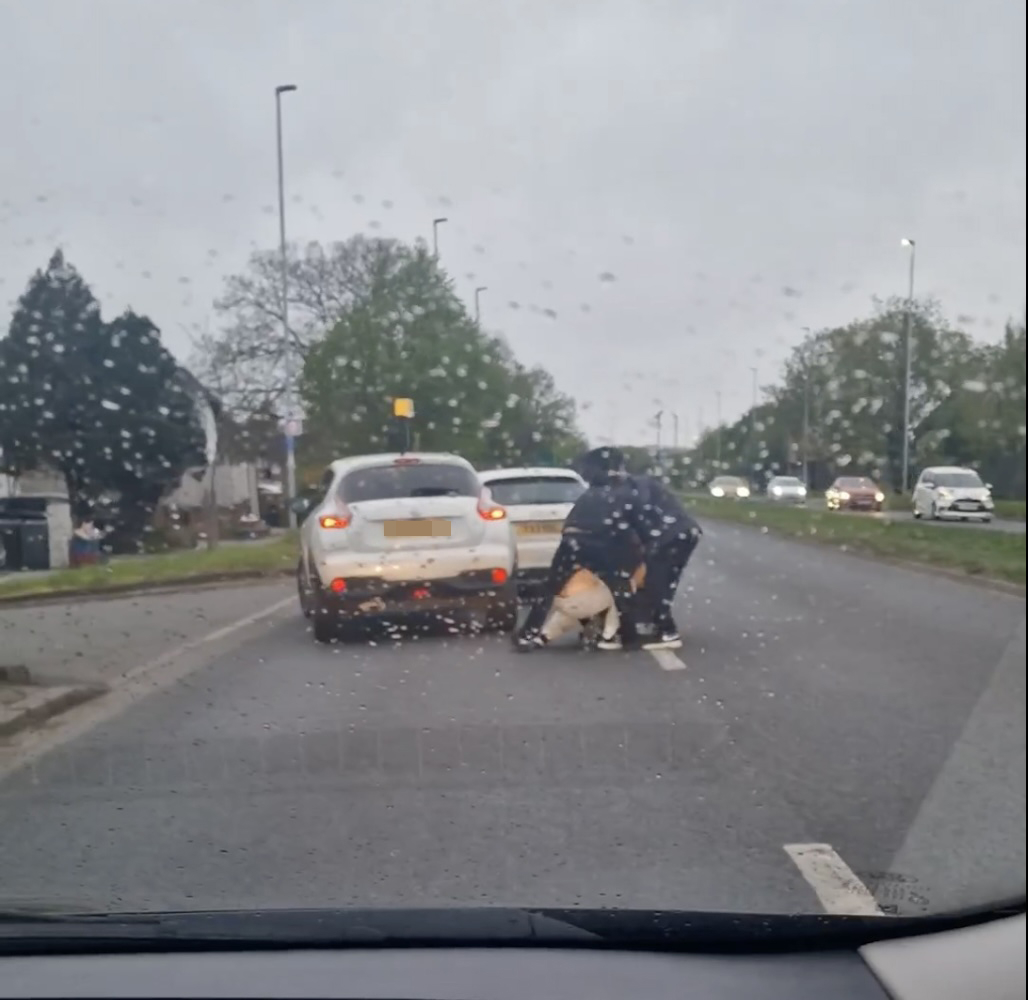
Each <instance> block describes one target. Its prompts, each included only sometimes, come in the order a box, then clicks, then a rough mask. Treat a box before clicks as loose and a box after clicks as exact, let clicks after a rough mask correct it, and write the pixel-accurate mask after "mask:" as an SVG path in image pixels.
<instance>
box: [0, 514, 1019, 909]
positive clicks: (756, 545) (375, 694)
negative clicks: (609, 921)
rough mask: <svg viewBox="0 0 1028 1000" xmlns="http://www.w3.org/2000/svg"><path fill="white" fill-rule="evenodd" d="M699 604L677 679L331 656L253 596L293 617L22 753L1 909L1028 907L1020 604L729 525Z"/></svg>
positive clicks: (700, 577) (206, 646)
mask: <svg viewBox="0 0 1028 1000" xmlns="http://www.w3.org/2000/svg"><path fill="white" fill-rule="evenodd" d="M688 581H689V586H688V588H687V589H686V590H685V592H683V594H682V595H681V596H680V599H679V614H680V617H681V622H682V625H683V626H684V627H685V629H686V630H687V641H686V645H685V648H684V649H683V650H682V651H680V653H679V654H678V657H677V658H676V657H675V656H673V655H672V656H663V657H660V658H658V657H655V656H653V655H651V654H648V653H645V652H642V651H635V652H626V653H609V654H608V653H592V654H585V653H581V652H579V651H577V650H576V649H573V648H568V649H552V650H546V651H543V652H540V653H538V654H535V655H532V656H518V655H516V654H514V653H513V651H512V650H511V649H510V647H509V645H508V643H507V642H506V641H505V640H503V639H501V638H499V637H496V636H487V637H475V636H470V635H457V636H448V635H445V634H443V635H440V636H436V637H429V638H423V639H418V640H412V641H407V642H402V643H398V642H394V641H391V640H390V639H389V638H388V637H380V638H379V639H377V640H375V643H374V644H373V645H372V644H367V645H361V646H332V647H319V646H316V645H315V644H314V643H313V642H312V640H311V638H310V636H309V634H308V633H307V630H306V623H305V622H303V621H302V620H301V618H300V617H299V615H298V614H297V613H296V611H295V610H294V608H293V605H292V600H291V596H290V592H289V587H288V586H286V585H283V586H282V587H281V588H279V589H276V590H274V592H273V593H272V592H271V591H268V592H266V593H264V592H262V593H261V594H260V595H256V592H254V593H252V594H251V598H250V601H249V608H248V611H247V612H246V613H248V614H253V613H255V612H259V611H260V609H261V608H262V607H264V606H268V607H274V606H276V605H281V606H279V607H277V610H275V611H272V612H269V615H268V616H267V617H266V618H264V619H263V620H260V621H256V620H251V621H248V622H244V623H243V625H242V626H240V627H238V628H236V627H234V626H227V627H226V626H221V627H219V628H218V629H217V630H216V631H215V633H214V634H213V635H212V636H211V641H210V642H209V643H203V642H200V643H199V644H197V643H195V642H194V643H192V644H191V645H190V647H189V649H188V651H187V652H185V653H183V654H182V656H181V657H180V658H179V659H178V660H175V659H174V658H172V659H171V660H169V661H168V664H166V665H165V666H164V667H162V668H161V670H163V671H166V675H162V673H161V671H160V670H155V671H154V672H153V673H152V674H147V675H146V677H145V678H144V680H145V685H149V686H143V687H137V688H136V689H129V688H126V689H125V692H127V693H125V692H123V694H122V696H121V701H120V702H119V701H118V695H117V693H116V694H115V695H112V696H109V697H110V699H112V700H110V702H109V703H108V704H105V703H104V702H103V701H100V702H96V703H93V704H92V705H89V706H83V707H82V708H80V709H77V710H75V712H74V713H72V714H71V715H70V716H69V717H68V718H66V719H65V720H63V721H62V722H61V724H59V725H54V726H53V727H52V728H51V729H49V730H45V731H43V732H41V733H36V734H32V735H30V736H28V737H26V738H25V741H24V742H22V743H21V744H18V745H14V746H10V747H7V748H6V749H0V813H2V815H3V822H2V823H0V886H2V890H0V894H2V895H3V896H4V897H5V898H8V899H10V898H14V899H18V900H22V901H24V900H50V901H56V902H63V903H65V904H66V905H69V906H77V907H92V908H98V909H105V910H110V909H123V910H124V909H176V908H187V909H188V908H208V907H209V908H224V907H263V906H331V905H364V906H385V905H392V906H395V905H408V906H410V905H421V906H424V905H445V904H451V903H459V904H503V905H538V906H545V905H553V906H568V905H572V906H575V905H580V906H630V907H649V908H666V907H675V908H684V909H717V910H743V911H750V912H754V911H786V910H805V911H820V910H822V909H824V910H830V911H832V912H847V911H848V912H869V910H870V911H873V910H874V909H875V908H876V907H878V908H885V909H886V910H889V909H890V908H891V909H895V910H897V911H898V912H909V913H918V912H923V911H924V910H925V908H931V909H943V908H946V907H950V906H957V905H966V904H971V903H980V902H985V901H987V900H989V899H990V898H996V897H1000V896H1007V895H1011V894H1014V893H1016V892H1017V891H1019V890H1020V891H1021V892H1023V891H1024V873H1025V847H1024V844H1025V812H1024V787H1025V782H1024V779H1025V714H1024V712H1025V689H1024V678H1025V674H1024V660H1025V649H1024V601H1023V599H1019V598H1015V597H1012V596H1008V595H1004V594H1000V593H995V592H992V591H989V590H986V589H982V588H977V587H970V586H965V585H963V584H958V583H955V582H952V581H949V580H942V579H936V578H933V577H931V576H926V575H922V574H918V573H915V572H912V571H906V570H902V569H897V568H892V567H886V566H881V565H875V564H874V563H871V562H866V561H864V560H861V559H857V558H854V557H851V556H846V555H843V554H840V553H837V552H835V551H832V550H830V549H819V548H814V547H809V546H799V545H795V544H793V543H790V542H788V541H786V540H783V539H780V538H775V537H773V536H770V535H763V534H761V533H759V532H758V531H755V530H753V529H750V528H746V527H736V526H730V525H713V526H711V528H710V530H709V533H708V535H707V536H706V538H705V541H704V545H703V548H702V550H700V552H699V553H698V554H697V556H696V559H695V562H694V565H693V566H691V567H690V571H689V576H688ZM235 593H238V592H235ZM205 601H206V602H207V603H208V604H210V605H211V606H214V605H216V604H217V601H218V598H217V597H215V596H208V597H207V598H205ZM216 617H217V616H215V618H216ZM140 683H142V682H140ZM19 762H20V765H21V766H17V765H18V764H19ZM865 887H866V889H867V890H869V891H870V893H871V894H870V895H869V894H868V893H867V891H865Z"/></svg>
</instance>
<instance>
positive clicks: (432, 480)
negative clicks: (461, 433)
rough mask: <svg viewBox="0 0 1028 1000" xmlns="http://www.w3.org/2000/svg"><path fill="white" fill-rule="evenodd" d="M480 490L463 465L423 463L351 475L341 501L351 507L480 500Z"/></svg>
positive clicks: (344, 482) (342, 487) (344, 483)
mask: <svg viewBox="0 0 1028 1000" xmlns="http://www.w3.org/2000/svg"><path fill="white" fill-rule="evenodd" d="M480 490H481V487H480V486H479V485H478V480H477V479H476V478H475V475H474V473H472V472H469V471H468V470H467V469H465V468H463V467H462V466H459V465H444V464H441V463H432V462H419V463H418V464H416V465H379V466H375V467H372V468H367V469H358V470H357V471H355V472H350V473H348V474H347V475H346V476H344V477H343V479H342V482H340V484H339V498H340V499H341V500H342V501H343V502H344V503H348V504H350V503H361V502H362V501H364V500H396V499H400V498H403V497H445V496H451V497H477V496H478V494H479V492H480Z"/></svg>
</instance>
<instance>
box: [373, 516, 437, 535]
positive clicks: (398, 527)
mask: <svg viewBox="0 0 1028 1000" xmlns="http://www.w3.org/2000/svg"><path fill="white" fill-rule="evenodd" d="M450 530H451V525H450V522H449V521H440V520H435V521H430V520H419V521H386V522H385V524H384V525H383V526H382V531H383V533H384V534H385V536H386V538H449V537H450Z"/></svg>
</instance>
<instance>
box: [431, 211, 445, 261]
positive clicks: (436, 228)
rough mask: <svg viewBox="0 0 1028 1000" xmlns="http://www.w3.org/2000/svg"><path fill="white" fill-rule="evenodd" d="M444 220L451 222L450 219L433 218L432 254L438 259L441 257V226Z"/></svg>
mask: <svg viewBox="0 0 1028 1000" xmlns="http://www.w3.org/2000/svg"><path fill="white" fill-rule="evenodd" d="M444 222H449V219H446V218H438V219H433V220H432V256H433V257H435V258H436V259H437V260H438V258H439V227H440V226H441V225H442V224H443V223H444Z"/></svg>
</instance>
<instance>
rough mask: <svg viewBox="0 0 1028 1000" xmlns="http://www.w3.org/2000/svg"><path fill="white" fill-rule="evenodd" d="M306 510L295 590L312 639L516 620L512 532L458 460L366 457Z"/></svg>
mask: <svg viewBox="0 0 1028 1000" xmlns="http://www.w3.org/2000/svg"><path fill="white" fill-rule="evenodd" d="M322 487H323V491H324V492H323V495H322V497H321V499H320V500H317V501H315V502H314V503H313V504H307V505H301V506H300V507H298V513H302V514H303V516H304V520H303V524H302V526H301V529H300V559H299V563H298V565H297V571H296V572H297V588H298V591H299V596H300V606H301V609H302V610H303V613H304V614H305V615H306V616H307V617H308V618H310V619H311V621H312V624H313V628H314V637H315V639H316V640H317V641H318V642H329V641H331V639H333V638H334V637H335V636H336V635H338V634H339V632H340V630H341V629H342V628H343V627H345V626H347V625H355V624H359V623H362V622H367V621H369V620H379V621H386V622H389V623H392V622H394V621H397V620H400V619H409V618H411V617H412V616H426V615H427V616H431V617H433V618H435V619H437V620H438V619H440V618H443V619H444V620H448V616H451V615H460V614H463V613H465V612H471V613H478V615H479V616H480V617H484V618H485V623H486V624H487V625H489V626H491V627H498V628H502V629H505V630H511V629H513V628H514V625H515V624H516V620H517V594H516V591H515V580H514V577H515V571H516V566H517V556H516V551H517V550H516V545H515V539H514V531H513V529H512V528H511V522H510V518H509V517H508V514H507V511H506V509H505V508H504V507H502V506H501V505H499V504H497V503H495V502H494V501H493V499H492V496H491V494H490V493H489V490H488V489H486V487H485V486H484V485H483V484H482V482H481V481H480V479H479V477H478V475H477V474H476V472H475V470H474V468H473V467H472V466H471V464H470V463H468V462H466V461H465V460H464V459H463V458H460V457H459V456H457V455H448V454H432V453H417V454H403V455H364V456H360V457H356V458H346V459H340V460H338V461H335V462H333V463H332V464H331V465H330V466H329V467H328V468H327V469H326V470H325V474H324V476H323V478H322Z"/></svg>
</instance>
